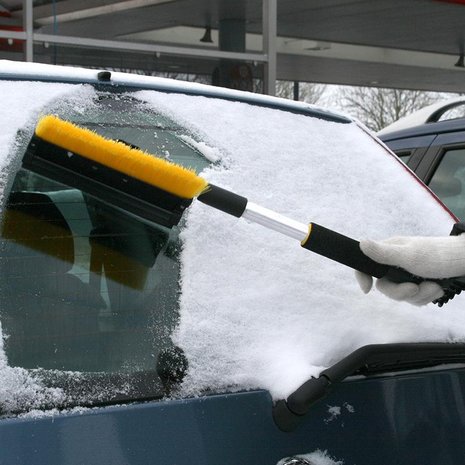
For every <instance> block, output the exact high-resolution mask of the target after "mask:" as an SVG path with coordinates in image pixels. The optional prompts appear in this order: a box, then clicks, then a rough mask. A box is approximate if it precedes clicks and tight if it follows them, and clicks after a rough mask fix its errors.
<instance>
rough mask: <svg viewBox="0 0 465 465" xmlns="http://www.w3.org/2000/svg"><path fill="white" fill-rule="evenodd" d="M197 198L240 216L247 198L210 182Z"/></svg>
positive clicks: (230, 213) (245, 205) (211, 205)
mask: <svg viewBox="0 0 465 465" xmlns="http://www.w3.org/2000/svg"><path fill="white" fill-rule="evenodd" d="M208 187H209V188H208V190H207V191H206V192H204V193H203V194H200V195H199V196H198V197H197V199H198V200H200V201H201V202H202V203H205V204H206V205H209V206H210V207H213V208H216V209H218V210H221V211H222V212H225V213H228V214H229V215H233V216H236V217H237V218H240V217H241V216H242V214H243V213H244V211H245V209H246V207H247V199H246V198H245V197H242V195H237V194H235V193H234V192H230V191H228V190H226V189H223V188H221V187H218V186H215V185H213V184H210V185H209V186H208Z"/></svg>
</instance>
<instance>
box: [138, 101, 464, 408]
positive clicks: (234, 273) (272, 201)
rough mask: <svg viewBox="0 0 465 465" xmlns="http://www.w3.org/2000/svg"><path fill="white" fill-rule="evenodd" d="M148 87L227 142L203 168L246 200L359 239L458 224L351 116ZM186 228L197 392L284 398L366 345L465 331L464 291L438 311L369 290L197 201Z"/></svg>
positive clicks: (186, 290) (438, 230)
mask: <svg viewBox="0 0 465 465" xmlns="http://www.w3.org/2000/svg"><path fill="white" fill-rule="evenodd" d="M140 96H141V98H143V99H145V100H147V101H149V102H150V103H151V104H152V105H154V106H156V108H158V109H162V110H163V111H166V112H167V113H168V114H169V115H170V117H171V118H174V119H175V120H177V121H178V122H180V123H181V124H183V125H185V126H187V127H188V128H190V129H191V130H192V131H193V132H194V133H195V132H197V133H198V134H200V137H203V139H204V140H206V141H207V142H208V144H209V146H217V147H219V149H220V152H221V153H223V154H224V157H223V165H220V166H213V167H211V168H210V169H208V170H207V171H205V172H204V176H205V177H206V178H207V179H208V180H209V181H210V182H212V183H214V184H216V185H219V186H222V187H225V188H227V189H231V190H232V191H234V192H236V193H239V194H241V195H244V196H246V197H247V198H248V199H249V200H250V201H253V202H255V203H258V204H260V205H262V206H264V207H267V208H271V209H273V210H275V211H277V212H279V213H281V214H284V215H286V216H288V217H290V218H293V219H296V220H298V221H301V222H304V223H305V222H310V221H313V222H317V223H319V224H322V225H325V226H326V227H329V228H332V229H335V230H338V231H340V232H342V233H344V234H346V235H349V236H352V237H354V238H359V239H360V238H375V239H380V238H384V237H389V236H392V235H413V234H414V235H418V234H431V235H435V234H437V235H447V234H449V231H450V229H451V226H452V224H453V220H452V218H451V216H450V215H449V214H448V213H447V212H446V211H445V210H444V209H443V207H442V206H440V205H439V204H438V203H436V201H435V200H434V199H433V197H432V195H431V193H430V192H429V191H428V190H426V189H425V188H424V187H423V186H422V185H421V184H420V183H419V182H418V181H417V180H416V178H414V177H413V176H412V174H411V173H410V171H408V170H407V169H406V168H405V166H404V165H402V164H401V163H400V162H399V161H398V159H397V158H395V157H394V156H393V155H391V154H390V153H389V152H387V151H386V150H385V149H384V148H383V147H382V146H381V145H380V144H379V143H378V142H376V141H375V140H374V139H372V138H371V137H369V136H368V135H367V133H366V132H365V131H363V130H362V129H361V128H360V127H359V126H358V125H357V124H355V123H351V124H338V123H333V122H328V121H323V120H321V119H315V118H310V117H308V116H303V115H298V114H293V113H289V112H283V111H275V110H271V109H266V108H260V107H256V106H252V105H247V104H243V103H238V102H224V101H220V100H214V99H208V98H204V97H187V96H183V95H173V94H171V95H166V94H162V93H153V92H142V93H141V94H140ZM202 135H203V136H202ZM183 240H184V252H183V257H182V262H183V268H182V295H181V321H180V324H179V327H178V329H177V332H176V334H175V342H176V343H177V344H178V345H180V346H181V347H182V348H183V349H184V351H185V352H186V355H187V356H188V359H189V363H190V372H189V377H188V380H187V381H186V383H185V389H186V391H187V392H195V391H196V390H200V389H204V388H212V387H213V388H216V389H218V390H221V389H224V388H228V387H230V386H236V387H237V388H238V389H244V388H256V387H260V388H265V389H268V390H269V391H270V392H271V394H272V396H273V397H274V398H275V399H277V398H284V397H287V396H288V395H289V394H290V393H291V392H292V391H293V390H294V389H295V388H297V387H298V386H299V385H300V384H302V383H303V382H304V381H306V380H307V379H308V378H309V377H310V376H318V374H319V373H320V371H321V370H322V369H323V368H326V367H328V366H329V365H331V364H333V363H335V362H336V361H338V360H340V359H341V358H343V357H344V356H346V355H348V354H349V353H350V352H352V351H353V350H355V349H357V348H359V347H361V346H363V345H366V344H371V343H388V342H408V341H450V340H461V339H463V337H464V336H465V316H464V314H463V310H462V308H461V307H462V306H463V302H460V299H456V301H452V302H451V303H449V304H448V305H447V308H446V309H444V310H438V308H437V307H436V306H434V305H430V306H428V307H424V308H416V307H412V306H410V305H408V304H402V303H396V302H393V301H391V300H388V299H387V298H385V297H384V296H382V295H380V294H379V293H377V292H373V293H371V294H370V295H368V296H365V295H364V294H362V292H361V291H360V290H359V289H358V286H357V284H356V282H355V280H354V276H353V272H352V270H350V269H347V268H345V267H343V266H341V265H339V264H337V263H333V262H331V261H329V260H327V259H325V258H322V257H319V256H316V255H315V254H312V253H309V252H307V251H305V250H303V249H302V248H301V247H300V246H299V244H298V243H296V242H295V241H293V240H292V239H289V238H287V237H283V236H281V235H279V234H278V233H276V232H273V231H268V230H265V229H263V228H262V227H261V226H258V225H255V224H248V223H247V222H246V221H244V220H241V219H236V218H234V217H230V216H228V215H225V214H223V213H221V212H218V211H214V210H212V209H211V208H209V207H207V206H205V205H203V204H201V203H200V202H197V203H194V205H193V206H192V208H191V209H190V211H189V213H188V219H187V227H186V229H185V231H184V232H183Z"/></svg>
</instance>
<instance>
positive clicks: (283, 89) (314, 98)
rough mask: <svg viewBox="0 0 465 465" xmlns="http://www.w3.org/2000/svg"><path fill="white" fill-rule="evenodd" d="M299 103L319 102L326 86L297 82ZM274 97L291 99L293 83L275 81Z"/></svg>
mask: <svg viewBox="0 0 465 465" xmlns="http://www.w3.org/2000/svg"><path fill="white" fill-rule="evenodd" d="M298 88H299V101H301V102H307V103H312V104H316V103H318V102H319V101H320V100H321V97H322V96H323V94H324V92H325V90H326V86H325V85H324V84H311V83H309V82H299V83H298ZM276 96H277V97H282V98H287V99H293V98H294V82H292V81H276Z"/></svg>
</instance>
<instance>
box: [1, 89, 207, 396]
mask: <svg viewBox="0 0 465 465" xmlns="http://www.w3.org/2000/svg"><path fill="white" fill-rule="evenodd" d="M67 103H68V104H67ZM50 112H51V113H55V114H58V115H59V116H61V117H62V118H64V119H67V120H70V121H73V122H75V123H76V124H79V125H80V126H85V127H88V128H90V129H93V130H95V131H96V132H98V133H99V134H101V135H104V136H106V137H108V138H111V139H117V140H121V141H124V142H125V143H127V144H129V145H137V146H138V147H139V148H141V149H143V150H146V151H148V152H150V153H156V154H160V155H161V156H162V157H164V158H167V159H170V160H172V161H175V162H176V163H180V164H183V165H185V166H189V167H191V168H194V169H195V170H197V171H200V170H202V169H203V168H204V167H206V166H207V165H208V164H209V161H208V160H207V159H206V158H205V157H204V156H203V155H202V154H201V153H200V152H199V151H197V150H196V149H195V148H194V147H193V146H192V144H191V145H189V144H188V143H187V142H186V139H187V140H189V141H194V142H195V140H194V139H193V137H192V135H190V134H187V133H186V131H185V130H181V128H180V127H179V126H178V125H176V124H175V123H174V122H173V121H170V120H169V119H168V118H167V117H166V116H163V115H161V114H158V113H156V112H155V111H154V110H151V109H149V108H148V107H147V105H145V104H143V103H142V102H140V101H137V100H135V99H133V98H132V97H130V96H128V95H122V96H121V95H117V94H112V93H95V95H94V96H93V98H92V99H89V100H88V101H86V102H85V106H84V107H82V105H81V107H76V106H75V105H71V104H69V102H66V101H63V100H61V101H60V102H59V105H58V106H57V107H56V108H53V107H52V108H51V109H50ZM22 138H25V139H27V138H26V137H25V136H24V135H19V139H20V140H19V147H20V149H19V150H20V152H22V151H24V146H25V144H27V143H28V140H21V139H22ZM183 138H184V140H183ZM5 207H6V208H5V212H4V215H3V221H2V228H1V236H2V244H1V246H2V254H3V260H2V261H1V262H0V266H1V273H2V279H1V281H0V295H1V317H2V327H3V332H4V334H5V335H6V338H5V342H4V349H5V352H6V356H7V358H8V362H9V364H10V365H11V366H13V367H22V368H25V369H28V370H30V372H31V373H33V374H34V377H35V379H39V380H40V381H41V382H42V383H44V384H45V385H47V386H60V388H63V387H64V388H65V391H68V392H65V396H64V397H63V402H64V404H69V403H71V404H73V403H75V402H80V403H88V404H92V403H95V402H96V401H98V402H108V401H113V400H121V399H124V398H126V397H127V398H134V396H136V397H152V398H153V397H159V396H162V395H163V394H164V393H165V388H166V387H167V386H166V383H165V384H164V383H163V382H164V381H166V379H164V377H165V378H166V376H168V377H169V374H168V375H166V373H164V372H163V370H165V371H166V369H167V368H166V367H160V363H165V364H166V363H167V361H168V363H170V361H171V362H172V364H173V367H172V368H173V370H178V369H179V363H181V368H182V363H184V362H183V360H182V358H180V359H179V360H178V359H176V354H179V351H175V349H174V348H173V345H172V342H171V339H170V335H171V332H172V330H173V328H174V326H175V325H176V322H177V318H178V307H179V305H178V295H179V259H178V256H179V253H180V248H181V244H180V240H179V228H178V227H177V226H173V227H172V228H169V227H167V226H162V225H160V224H157V223H156V222H150V221H147V220H143V221H142V220H141V219H140V218H137V217H136V216H134V215H131V214H129V213H127V212H125V211H124V210H121V209H118V208H117V207H115V206H113V205H109V204H106V203H104V202H102V201H101V200H99V199H98V198H95V197H92V196H89V195H87V194H85V193H84V192H82V191H80V190H78V189H74V188H70V187H68V186H66V185H63V184H60V183H58V182H56V181H55V180H53V179H49V178H47V177H44V176H40V175H38V174H36V173H34V172H32V171H29V170H26V169H20V170H19V171H18V172H17V174H16V176H15V178H14V181H13V184H12V187H11V190H10V193H9V195H8V197H7V198H6V205H5ZM173 350H174V352H173ZM170 357H171V359H173V357H174V359H173V360H174V361H173V360H171V359H170ZM160 360H162V362H160ZM163 360H164V361H163ZM176 360H177V362H176ZM175 362H176V363H175ZM157 364H158V371H157ZM160 374H161V378H160ZM70 399H72V401H71V400H70Z"/></svg>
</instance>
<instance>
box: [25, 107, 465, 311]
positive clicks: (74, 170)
mask: <svg viewBox="0 0 465 465" xmlns="http://www.w3.org/2000/svg"><path fill="white" fill-rule="evenodd" d="M23 166H24V167H25V168H27V169H30V170H31V171H35V172H36V173H38V174H41V175H44V176H47V177H50V178H52V179H55V180H57V181H59V182H62V183H63V184H67V185H69V186H71V187H74V188H77V189H80V190H82V191H83V192H86V193H88V194H90V195H92V196H94V197H97V198H99V199H101V200H103V201H104V202H106V203H109V204H110V205H112V206H115V207H117V208H122V209H124V210H126V211H129V212H131V213H134V214H136V215H138V216H140V217H142V218H145V219H148V220H151V221H157V222H158V223H161V224H163V225H165V226H168V227H172V226H174V225H175V224H177V223H178V222H179V220H180V218H181V216H182V213H183V211H184V210H185V209H186V208H187V207H188V206H189V205H190V203H191V202H192V199H194V198H197V199H198V200H199V201H201V202H203V203H204V204H206V205H209V206H211V207H213V208H216V209H218V210H221V211H223V212H225V213H228V214H230V215H233V216H235V217H237V218H244V219H246V220H249V221H252V222H254V223H258V224H261V225H262V226H265V227H266V228H268V229H272V230H274V231H277V232H280V233H281V234H284V235H286V236H289V237H292V238H294V239H297V240H299V241H300V243H301V246H302V247H303V248H305V249H307V250H310V251H312V252H315V253H317V254H319V255H322V256H324V257H326V258H329V259H331V260H334V261H336V262H339V263H341V264H343V265H346V266H349V267H350V268H353V269H355V270H358V271H360V272H362V273H365V274H368V275H371V276H373V277H375V278H383V277H386V278H388V279H390V280H391V281H394V282H397V283H402V282H413V283H417V284H418V283H420V282H422V281H426V279H424V278H421V277H419V276H415V275H413V274H411V273H409V272H408V271H406V270H404V269H402V268H397V267H393V266H389V265H383V264H380V263H378V262H375V261H374V260H372V259H370V258H369V257H367V256H366V255H365V254H364V253H363V252H362V251H361V250H360V244H359V242H358V241H356V240H354V239H351V238H350V237H347V236H344V235H342V234H340V233H338V232H336V231H333V230H331V229H327V228H325V227H323V226H320V225H318V224H316V223H310V224H304V223H299V222H297V221H294V220H292V219H289V218H287V217H285V216H283V215H280V214H278V213H276V212H274V211H272V210H268V209H267V208H264V207H261V206H259V205H257V204H254V203H252V202H249V201H248V199H247V198H245V197H243V196H241V195H238V194H235V193H233V192H230V191H228V190H226V189H223V188H221V187H218V186H215V185H213V184H210V183H208V181H206V180H205V179H203V178H202V177H200V176H198V175H197V174H196V173H195V171H193V170H190V169H187V168H184V167H182V166H180V165H177V164H174V163H171V162H168V161H165V160H163V159H161V158H157V157H156V156H154V155H151V154H148V153H146V152H143V151H142V150H140V149H138V148H134V147H133V146H129V145H128V144H126V143H124V142H121V141H115V140H111V139H107V138H104V137H102V136H100V135H98V134H97V133H95V132H93V131H91V130H89V129H86V128H82V127H79V126H76V125H75V124H74V123H71V122H68V121H64V120H62V119H60V118H58V117H56V116H52V115H48V116H44V117H43V118H41V120H40V121H39V123H38V124H37V126H36V130H35V134H34V136H33V137H32V139H31V142H30V144H29V146H28V149H27V151H26V154H25V156H24V159H23ZM428 280H429V281H435V282H437V283H438V284H439V285H440V286H441V287H442V288H443V290H444V295H443V296H442V297H441V298H440V299H437V300H436V301H435V302H434V303H436V304H438V305H439V306H442V305H443V304H445V303H446V302H448V301H449V300H450V299H452V298H453V297H454V296H455V295H456V294H459V293H460V292H461V291H462V290H464V289H465V277H463V276H462V277H457V278H450V279H437V280H431V279H428Z"/></svg>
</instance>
